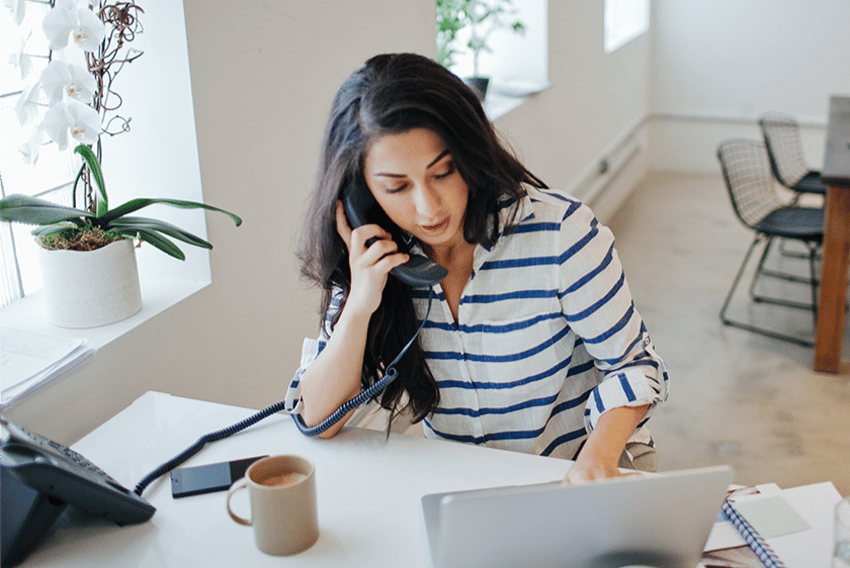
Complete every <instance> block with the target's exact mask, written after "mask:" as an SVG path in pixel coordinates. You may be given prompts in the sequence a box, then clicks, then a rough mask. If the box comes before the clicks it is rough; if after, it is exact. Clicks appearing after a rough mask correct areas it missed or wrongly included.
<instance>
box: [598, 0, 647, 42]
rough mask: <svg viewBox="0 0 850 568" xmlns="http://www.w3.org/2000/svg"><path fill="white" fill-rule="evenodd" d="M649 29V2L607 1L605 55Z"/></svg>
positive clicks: (635, 0)
mask: <svg viewBox="0 0 850 568" xmlns="http://www.w3.org/2000/svg"><path fill="white" fill-rule="evenodd" d="M648 29H649V0H605V42H604V43H605V53H611V52H612V51H614V50H616V49H617V48H619V47H621V46H623V45H625V44H627V43H628V42H630V41H631V40H633V39H634V38H636V37H638V36H639V35H641V34H642V33H644V32H646V31H647V30H648Z"/></svg>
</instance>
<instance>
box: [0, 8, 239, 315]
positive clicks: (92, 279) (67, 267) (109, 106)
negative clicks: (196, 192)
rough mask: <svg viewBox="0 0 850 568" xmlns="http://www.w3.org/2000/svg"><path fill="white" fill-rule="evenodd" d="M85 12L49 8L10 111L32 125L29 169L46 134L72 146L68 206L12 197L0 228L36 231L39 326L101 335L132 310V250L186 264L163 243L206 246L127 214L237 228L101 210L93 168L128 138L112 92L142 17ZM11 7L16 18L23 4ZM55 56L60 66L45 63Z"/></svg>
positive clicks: (102, 194)
mask: <svg viewBox="0 0 850 568" xmlns="http://www.w3.org/2000/svg"><path fill="white" fill-rule="evenodd" d="M94 4H95V5H94V6H91V5H90V4H89V1H88V0H56V1H55V3H54V4H53V5H52V7H51V9H50V10H49V11H48V12H47V14H46V15H45V17H44V20H43V22H42V29H43V31H44V33H45V36H46V37H47V40H48V42H49V45H50V55H49V56H48V58H49V63H48V64H47V66H46V67H45V68H44V70H43V71H42V72H41V74H40V75H39V76H38V77H37V78H36V80H35V81H34V82H33V83H31V84H29V85H27V86H25V87H24V89H23V91H22V93H21V96H20V99H19V101H18V104H17V108H16V110H17V114H18V118H19V120H20V121H21V124H22V125H24V126H26V125H29V124H33V125H34V126H33V128H32V134H31V135H30V136H29V138H28V140H27V142H25V143H24V144H22V145H21V147H20V150H21V153H22V156H23V158H24V161H25V162H28V163H31V164H33V165H34V164H35V163H36V161H37V160H38V152H39V148H40V147H41V145H42V140H43V138H44V135H45V134H47V136H48V137H49V138H50V139H51V140H52V141H53V142H54V143H56V145H57V146H58V148H59V150H60V151H64V150H65V149H67V148H69V146H70V145H71V143H72V142H75V143H76V146H75V147H74V152H75V153H76V154H78V155H79V156H81V158H82V165H81V167H80V170H79V173H78V174H77V176H76V180H75V181H74V183H73V186H72V188H71V203H72V206H71V207H67V206H64V205H59V204H56V203H54V202H51V201H48V200H45V199H41V198H38V197H33V196H28V195H21V194H13V195H9V196H8V197H4V198H3V199H2V200H0V218H2V220H3V221H7V222H15V223H25V224H32V225H36V228H35V229H34V230H33V234H34V235H35V237H36V239H37V241H38V243H39V244H40V245H41V247H40V248H39V256H40V258H39V262H40V265H41V268H42V279H43V284H44V298H45V308H46V312H47V318H48V321H50V322H51V323H53V324H55V325H59V326H62V327H78V328H82V327H94V326H99V325H106V324H109V323H113V322H116V321H119V320H121V319H124V318H127V317H129V316H131V315H133V314H135V313H136V312H138V311H139V310H140V309H141V305H142V304H141V292H140V286H139V277H138V269H137V267H136V259H135V248H136V241H138V245H139V246H140V245H141V243H143V242H145V243H148V244H150V245H152V246H154V247H155V248H157V249H159V250H161V251H163V252H165V253H166V254H168V255H170V256H172V257H174V258H176V259H180V260H185V255H184V254H183V252H182V251H181V250H180V248H179V247H178V246H177V245H176V244H175V242H174V241H173V240H172V239H176V240H179V241H182V242H184V243H187V244H190V245H192V246H198V247H203V248H207V249H211V248H212V245H211V244H210V243H209V242H207V241H205V240H204V239H201V238H200V237H197V236H195V235H193V234H191V233H188V232H186V231H184V230H182V229H180V228H178V227H176V226H174V225H172V224H169V223H166V222H164V221H159V220H156V219H152V218H149V217H139V216H135V215H132V214H133V213H135V212H136V211H138V210H140V209H142V208H144V207H147V206H149V205H154V204H164V205H169V206H174V207H180V208H190V209H195V208H197V209H206V210H210V211H218V212H221V213H225V214H227V215H229V216H230V217H231V218H232V219H233V221H234V222H235V223H236V225H237V226H239V225H240V224H241V223H242V220H241V219H240V218H239V217H238V216H236V215H234V214H232V213H229V212H227V211H224V210H223V209H219V208H217V207H212V206H210V205H206V204H204V203H199V202H194V201H183V200H175V199H163V198H137V199H132V200H130V201H128V202H126V203H124V204H122V205H120V206H118V207H114V208H111V209H110V204H109V200H108V196H107V192H106V184H105V181H104V176H103V172H102V170H101V164H100V154H101V151H102V150H101V144H100V138H101V135H102V134H109V135H115V134H118V133H121V132H126V131H127V130H129V122H130V120H129V119H127V118H124V117H121V116H119V115H117V114H116V112H115V111H116V110H117V109H118V107H120V106H121V99H120V97H118V96H117V94H116V93H115V91H114V90H113V87H112V84H113V82H114V81H115V78H116V76H117V75H118V73H119V72H120V71H121V70H122V68H123V67H124V66H125V65H127V64H129V63H132V62H133V61H135V60H136V59H137V58H138V57H140V56H141V55H142V52H140V51H138V50H134V49H132V48H129V46H128V44H129V43H130V42H131V41H132V40H133V38H134V37H135V35H136V34H137V33H139V32H141V26H140V25H139V22H138V19H137V16H138V14H140V13H142V9H141V8H140V7H139V6H137V5H136V4H135V3H133V2H132V1H130V2H114V3H109V2H105V1H101V2H99V3H98V2H95V3H94ZM16 6H17V7H18V9H20V10H23V9H24V8H23V7H24V6H25V4H24V3H23V2H19V3H17V4H16ZM15 15H17V14H15ZM22 19H23V18H22V17H21V18H16V22H17V23H18V24H19V25H20V23H21V20H22ZM24 43H25V42H24ZM69 50H70V51H72V53H71V54H68V53H67V52H68V51H69ZM58 51H61V52H62V56H61V57H54V55H56V52H58ZM22 52H23V49H22ZM75 54H76V58H77V59H78V60H79V59H80V56H81V55H82V56H84V62H82V63H83V64H76V63H74V62H73V61H74V57H75ZM13 61H15V58H13ZM69 61H70V62H69ZM17 63H18V65H19V66H20V67H21V75H22V77H24V76H25V75H26V73H25V69H24V67H26V66H27V64H26V63H27V62H26V60H25V58H24V56H23V55H22V54H19V55H18V57H17ZM29 67H31V65H29ZM110 97H112V98H113V101H110ZM116 98H117V103H115V102H114V99H116ZM45 99H46V101H47V102H46V104H45V102H44V100H45ZM78 194H80V203H81V206H80V207H77V198H78Z"/></svg>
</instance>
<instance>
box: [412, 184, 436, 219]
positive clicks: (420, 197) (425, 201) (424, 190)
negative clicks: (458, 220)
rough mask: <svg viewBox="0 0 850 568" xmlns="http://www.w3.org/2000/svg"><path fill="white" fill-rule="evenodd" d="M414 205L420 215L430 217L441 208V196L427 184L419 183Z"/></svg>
mask: <svg viewBox="0 0 850 568" xmlns="http://www.w3.org/2000/svg"><path fill="white" fill-rule="evenodd" d="M414 205H415V206H416V213H417V214H418V215H419V216H420V217H425V218H430V217H431V216H432V215H434V214H435V213H438V212H439V210H440V196H439V194H438V193H437V192H436V191H434V189H433V188H431V187H429V186H428V185H427V184H422V185H419V187H418V188H417V190H416V191H415V192H414Z"/></svg>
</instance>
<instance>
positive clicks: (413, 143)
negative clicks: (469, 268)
mask: <svg viewBox="0 0 850 568" xmlns="http://www.w3.org/2000/svg"><path fill="white" fill-rule="evenodd" d="M363 175H364V177H365V178H366V184H367V185H368V186H369V189H370V190H371V192H372V195H374V196H375V200H377V202H378V204H379V205H380V206H381V207H382V208H383V210H384V211H385V212H386V214H387V215H388V216H389V218H390V219H392V221H393V222H394V223H395V224H396V225H398V226H399V228H401V229H402V230H404V231H407V232H408V233H410V234H412V235H413V236H415V237H416V238H417V239H419V241H420V242H422V243H424V244H426V245H429V246H431V247H432V248H434V247H436V248H440V247H450V246H452V245H455V244H462V243H464V242H465V240H464V238H463V221H464V217H465V215H466V204H467V199H468V197H469V190H468V189H467V187H466V183H465V182H464V181H463V178H462V177H461V175H460V173H459V172H458V171H457V168H456V167H455V163H454V160H453V159H452V156H451V154H449V153H448V150H447V149H446V145H445V144H444V143H443V141H442V139H441V138H440V137H439V136H437V134H436V133H434V132H433V131H431V130H428V129H425V128H414V129H411V130H407V131H405V132H402V133H400V134H387V135H385V136H382V137H380V138H378V139H377V140H376V141H375V142H374V143H373V144H372V146H371V147H370V148H369V150H368V152H367V153H366V160H365V166H364V168H363Z"/></svg>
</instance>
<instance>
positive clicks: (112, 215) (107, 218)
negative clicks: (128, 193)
mask: <svg viewBox="0 0 850 568" xmlns="http://www.w3.org/2000/svg"><path fill="white" fill-rule="evenodd" d="M157 203H160V204H163V205H171V206H173V207H181V208H183V209H207V210H209V211H218V212H219V213H224V214H225V215H228V216H229V217H230V218H231V219H233V222H234V223H236V226H237V227H238V226H239V225H241V224H242V218H241V217H239V216H238V215H234V214H233V213H230V212H229V211H225V210H224V209H219V208H218V207H213V206H212V205H207V204H206V203H198V202H196V201H181V200H179V199H152V198H145V197H142V198H138V199H132V200H130V201H128V202H127V203H124V204H123V205H119V206H118V207H116V208H115V209H113V210H111V211H109V212H108V213H106V214H105V215H103V216H101V217H100V219H101V220H102V221H103V222H106V223H109V222H111V221H112V220H113V219H117V218H118V217H122V216H124V215H126V214H128V213H133V212H134V211H138V210H139V209H141V208H143V207H147V206H148V205H154V204H157Z"/></svg>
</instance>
